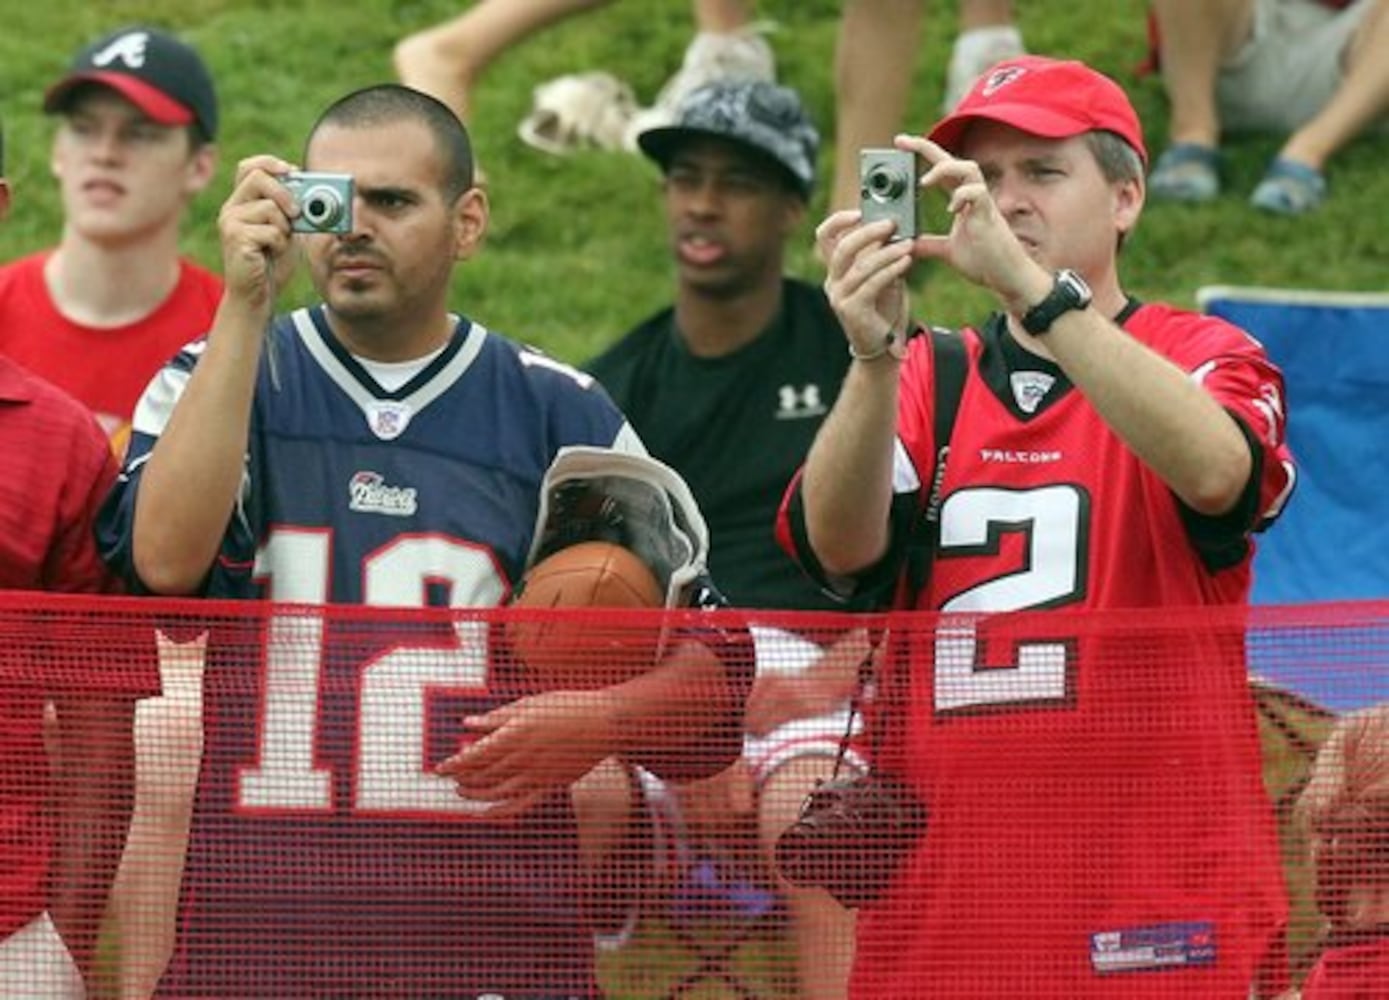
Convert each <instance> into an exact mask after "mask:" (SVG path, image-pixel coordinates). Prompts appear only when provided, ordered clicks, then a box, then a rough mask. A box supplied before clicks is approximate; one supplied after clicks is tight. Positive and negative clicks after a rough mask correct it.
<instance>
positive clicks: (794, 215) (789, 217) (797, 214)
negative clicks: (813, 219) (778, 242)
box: [781, 192, 810, 239]
mask: <svg viewBox="0 0 1389 1000" xmlns="http://www.w3.org/2000/svg"><path fill="white" fill-rule="evenodd" d="M783 206H784V207H783V208H782V212H781V235H782V236H783V237H785V238H786V239H790V238H791V236H792V235H794V234H795V232H796V230H797V229H799V228H800V226H801V223H802V222H804V221H805V213H806V212H807V211H808V210H809V208H810V206H809V205H807V204H806V202H805V199H803V198H801V197H800V196H799V195H795V194H791V193H789V192H788V193H787V195H786V199H785V201H784V202H783Z"/></svg>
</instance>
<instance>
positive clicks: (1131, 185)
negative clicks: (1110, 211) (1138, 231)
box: [1114, 177, 1145, 233]
mask: <svg viewBox="0 0 1389 1000" xmlns="http://www.w3.org/2000/svg"><path fill="white" fill-rule="evenodd" d="M1144 194H1145V191H1144V187H1143V179H1142V178H1141V177H1136V178H1133V179H1132V180H1126V181H1119V182H1118V183H1117V184H1115V185H1114V227H1115V228H1116V229H1117V230H1118V231H1119V232H1120V233H1131V232H1133V230H1134V227H1135V226H1137V225H1138V216H1139V215H1140V214H1141V213H1142V212H1143V201H1144Z"/></svg>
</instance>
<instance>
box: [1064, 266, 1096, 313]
mask: <svg viewBox="0 0 1389 1000" xmlns="http://www.w3.org/2000/svg"><path fill="white" fill-rule="evenodd" d="M1056 281H1057V284H1058V285H1060V286H1062V287H1063V288H1064V289H1065V291H1066V294H1067V295H1068V297H1069V298H1070V299H1071V301H1073V302H1074V303H1075V306H1074V308H1077V309H1083V308H1085V307H1086V306H1088V305H1089V304H1090V286H1089V285H1087V284H1086V283H1085V279H1084V278H1082V277H1081V276H1080V275H1079V274H1076V272H1074V271H1072V270H1070V269H1069V268H1065V269H1063V270H1060V271H1057V272H1056Z"/></svg>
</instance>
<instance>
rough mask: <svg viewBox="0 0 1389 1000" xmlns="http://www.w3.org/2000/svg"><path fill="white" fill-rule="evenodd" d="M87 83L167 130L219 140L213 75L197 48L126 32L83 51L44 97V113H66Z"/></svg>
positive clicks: (149, 31) (150, 33)
mask: <svg viewBox="0 0 1389 1000" xmlns="http://www.w3.org/2000/svg"><path fill="white" fill-rule="evenodd" d="M86 83H96V84H101V85H102V86H105V87H110V88H111V89H112V90H114V91H116V92H117V93H119V94H120V95H121V96H122V97H124V98H125V99H126V100H128V101H130V102H131V103H132V104H134V105H135V106H136V107H137V108H139V109H140V110H141V111H143V112H144V113H145V114H147V115H149V117H150V118H151V119H152V120H153V121H156V122H159V124H161V125H196V126H197V127H198V131H200V132H201V133H202V136H203V138H204V139H206V140H208V141H211V140H212V139H214V138H215V137H216V135H217V92H216V91H215V90H214V89H213V86H212V74H211V73H209V72H208V70H207V66H206V65H205V64H204V63H203V60H202V57H201V56H200V55H198V53H197V51H196V50H194V48H193V47H192V46H191V45H188V44H186V43H184V42H181V41H179V40H178V39H177V38H175V37H174V36H173V35H170V34H167V33H166V32H163V31H159V30H158V29H156V28H146V27H139V26H137V27H130V28H122V29H121V30H119V31H114V32H112V33H111V34H109V35H106V36H105V37H104V38H99V39H97V40H96V41H95V42H92V43H91V44H90V45H88V46H87V47H86V48H84V49H82V50H81V51H80V52H78V53H77V55H76V56H75V57H73V60H72V64H71V65H70V66H69V67H68V71H67V73H66V75H64V76H63V78H62V79H61V80H59V81H58V82H57V83H55V84H54V85H53V86H51V87H49V88H48V92H47V93H46V94H44V98H43V110H44V111H47V112H48V113H50V114H53V113H59V112H63V111H66V110H67V106H68V103H69V101H70V100H71V97H72V94H73V92H74V91H75V90H76V89H77V88H79V87H81V86H82V85H83V84H86Z"/></svg>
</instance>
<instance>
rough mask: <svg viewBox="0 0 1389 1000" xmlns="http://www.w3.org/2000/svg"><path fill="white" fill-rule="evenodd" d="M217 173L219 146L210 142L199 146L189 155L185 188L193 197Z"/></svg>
mask: <svg viewBox="0 0 1389 1000" xmlns="http://www.w3.org/2000/svg"><path fill="white" fill-rule="evenodd" d="M216 175H217V147H216V146H215V145H213V144H212V143H210V142H205V143H203V144H202V145H201V146H198V147H197V148H196V149H194V150H193V152H192V153H191V154H190V155H189V157H188V171H187V174H186V175H185V179H184V185H183V189H184V190H185V191H186V192H187V193H188V196H189V197H190V198H191V197H192V196H193V195H196V194H198V193H199V192H201V191H202V190H203V189H204V188H206V187H207V186H208V185H209V184H211V183H212V178H213V177H215V176H216Z"/></svg>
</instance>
